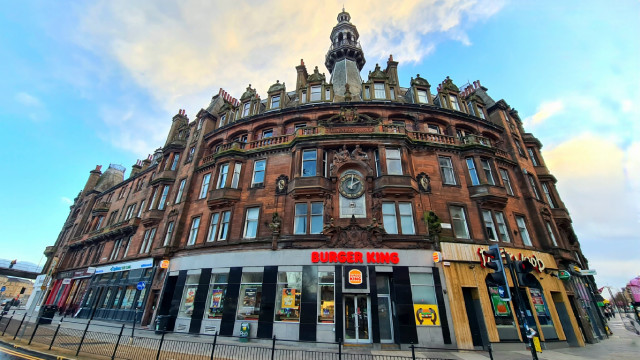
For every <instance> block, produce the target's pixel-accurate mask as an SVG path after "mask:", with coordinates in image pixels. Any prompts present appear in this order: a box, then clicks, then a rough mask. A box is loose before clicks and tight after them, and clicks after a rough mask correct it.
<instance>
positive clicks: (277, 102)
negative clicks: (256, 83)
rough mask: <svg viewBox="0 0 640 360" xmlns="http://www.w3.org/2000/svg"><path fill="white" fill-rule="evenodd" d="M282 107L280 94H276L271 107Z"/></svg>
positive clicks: (272, 98)
mask: <svg viewBox="0 0 640 360" xmlns="http://www.w3.org/2000/svg"><path fill="white" fill-rule="evenodd" d="M279 107H280V95H274V96H272V97H271V108H272V109H276V108H279Z"/></svg>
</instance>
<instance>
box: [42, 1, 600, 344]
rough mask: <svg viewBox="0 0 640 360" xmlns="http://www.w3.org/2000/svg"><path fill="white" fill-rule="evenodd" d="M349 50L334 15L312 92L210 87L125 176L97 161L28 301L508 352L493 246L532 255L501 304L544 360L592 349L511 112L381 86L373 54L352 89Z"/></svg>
mask: <svg viewBox="0 0 640 360" xmlns="http://www.w3.org/2000/svg"><path fill="white" fill-rule="evenodd" d="M358 38H359V34H358V31H357V29H356V27H355V26H354V25H353V24H352V23H351V22H350V15H349V14H348V13H346V12H344V11H343V12H342V13H340V14H339V15H338V24H337V25H336V26H335V27H334V28H333V30H332V31H331V35H330V39H331V44H330V49H329V51H328V52H327V55H326V62H325V66H326V67H327V70H328V71H329V77H327V76H326V75H325V74H324V73H320V71H319V70H318V68H317V67H315V68H314V70H313V71H309V70H308V69H307V67H306V65H305V64H304V62H302V61H301V63H300V65H298V66H296V67H295V70H296V72H297V80H296V83H295V86H292V87H289V88H288V87H287V86H285V84H284V83H280V82H276V83H275V84H273V85H272V86H271V87H270V88H269V89H268V91H267V97H266V98H264V99H262V98H261V97H260V96H259V95H258V92H257V90H256V89H253V88H252V87H251V86H249V87H247V89H246V91H245V92H244V94H242V95H241V96H240V97H239V98H238V99H236V98H233V97H231V96H230V95H229V94H227V93H226V92H225V91H224V90H222V89H220V92H219V93H218V94H217V95H216V96H214V97H213V98H212V100H211V103H210V104H209V105H208V106H207V107H206V108H205V109H202V110H200V111H199V112H198V114H197V115H196V118H195V119H194V120H193V121H190V120H189V119H188V118H187V116H186V113H185V112H184V111H182V110H181V111H180V112H179V113H178V114H177V115H175V116H174V117H173V120H172V125H171V129H170V131H169V134H168V136H167V141H166V143H165V144H164V145H163V146H162V147H161V148H160V149H158V150H157V152H156V153H155V154H154V155H153V156H150V157H149V158H148V159H146V160H144V161H141V162H138V163H137V164H136V165H134V166H133V167H132V170H131V172H130V175H129V176H128V177H127V178H126V179H125V177H124V168H122V167H120V166H117V165H111V166H109V168H108V169H106V170H105V171H104V172H102V169H101V168H100V167H98V168H96V169H95V170H93V171H91V173H90V176H89V180H88V181H87V183H86V186H85V188H84V189H83V190H82V191H81V192H80V194H79V195H78V197H77V198H76V199H75V201H74V204H73V206H72V207H71V211H70V214H69V217H68V219H67V221H66V222H65V224H64V227H63V230H62V231H61V233H60V236H59V238H58V239H57V241H56V244H55V246H52V247H49V248H47V251H46V254H47V256H48V258H49V263H48V267H47V268H48V274H49V276H50V278H49V279H48V280H47V282H48V292H47V294H46V296H44V298H43V304H56V305H59V306H60V307H61V308H62V311H66V312H67V313H69V314H73V315H74V316H78V317H85V318H87V317H93V318H100V319H112V320H119V321H132V319H133V317H134V316H137V318H138V319H137V320H139V321H141V322H142V323H143V324H148V323H150V322H151V321H152V320H153V319H154V317H155V316H158V315H167V316H170V321H169V324H168V325H169V327H168V329H169V330H172V331H178V332H192V333H213V332H218V333H220V334H222V335H232V334H233V335H237V334H238V333H239V327H240V323H242V322H250V323H252V326H251V336H252V337H258V338H271V337H272V336H274V335H276V336H277V337H278V338H280V339H293V340H311V341H338V340H343V341H345V342H352V343H371V344H380V343H396V344H401V345H402V344H410V343H414V344H421V345H424V346H437V347H443V346H445V347H447V346H450V347H458V348H473V347H476V346H486V345H487V344H488V343H489V342H494V343H497V342H499V343H509V342H516V343H517V342H520V341H522V339H521V335H520V333H519V331H518V320H517V318H516V316H515V315H514V309H513V307H512V306H511V305H510V303H504V302H501V301H500V300H499V298H496V297H495V296H493V294H494V293H495V287H494V286H493V285H492V284H491V283H490V282H488V281H487V274H488V273H489V272H490V271H489V270H487V269H485V268H484V267H483V261H484V260H485V259H483V257H482V254H483V250H486V249H487V248H488V246H489V245H491V244H500V246H501V247H503V248H504V249H505V250H506V251H507V252H508V253H509V254H511V255H512V256H513V257H514V258H521V257H528V258H531V259H535V261H534V262H535V265H536V270H535V271H534V274H535V282H536V283H537V285H535V286H531V287H527V288H521V289H519V291H521V293H522V294H523V296H524V297H525V299H526V302H527V319H528V321H530V323H531V324H535V328H536V329H537V331H538V333H539V334H540V336H541V340H542V341H543V342H544V343H545V344H547V346H553V345H554V344H555V345H571V346H583V345H584V342H585V341H587V342H593V341H597V339H598V338H601V337H602V336H603V335H604V334H603V333H602V331H603V330H602V328H603V326H602V318H601V315H600V313H599V312H598V309H597V307H596V306H595V305H594V303H593V291H592V289H593V283H592V279H591V280H589V279H586V278H582V277H580V276H574V277H573V278H572V279H571V280H570V281H563V280H560V279H559V278H558V277H557V274H558V271H559V270H563V269H572V268H573V267H574V266H580V267H583V268H587V261H586V259H585V258H584V257H583V255H582V253H581V251H580V245H579V243H578V241H577V238H576V236H575V234H574V232H573V229H572V226H571V218H570V216H569V213H568V211H567V210H566V208H565V206H564V204H563V202H562V200H561V197H560V195H559V194H558V192H557V190H556V187H555V182H556V179H555V177H554V176H553V175H552V174H550V173H549V170H548V169H547V167H546V166H545V163H544V159H543V157H542V155H541V153H540V148H541V146H542V145H541V143H540V141H538V139H536V138H535V137H534V136H533V135H532V134H530V133H526V132H525V131H524V129H523V127H522V122H521V120H520V118H519V117H518V113H517V112H516V111H515V110H513V109H512V108H511V107H510V106H509V105H508V104H507V103H506V102H505V101H504V100H499V101H495V100H494V99H493V98H492V97H490V96H489V95H488V93H487V89H486V88H485V87H483V86H482V85H481V84H480V82H479V81H477V82H474V83H473V84H466V85H464V86H462V87H461V88H460V87H458V86H457V85H455V84H454V82H453V81H452V80H451V79H449V78H446V79H444V80H443V81H442V82H441V83H439V84H438V85H436V86H434V87H432V86H431V85H430V83H429V82H428V81H427V80H426V79H425V78H424V77H422V76H420V75H417V76H416V77H414V78H411V79H410V81H408V82H407V81H403V84H401V82H400V79H398V72H397V67H398V62H396V61H394V60H393V58H392V57H391V56H390V57H389V60H388V61H387V63H386V65H385V66H384V68H381V67H380V66H378V65H376V66H375V69H374V70H373V71H371V72H369V74H368V76H367V77H366V78H365V79H362V78H361V76H360V71H361V70H362V68H363V66H364V64H365V58H364V51H363V49H362V48H361V46H360V43H359V41H358ZM404 84H408V86H405V85H404ZM434 251H438V252H439V254H440V255H441V261H439V262H437V263H436V262H434V257H433V256H432V255H433V253H434ZM163 260H168V262H167V261H165V262H164V263H163V264H164V265H166V268H163V267H162V266H161V263H162V262H163ZM140 282H144V283H145V284H146V286H145V288H144V289H142V290H138V288H137V284H138V283H140ZM512 285H513V284H512ZM514 291H515V289H512V292H514ZM136 309H138V311H136Z"/></svg>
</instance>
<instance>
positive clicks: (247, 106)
mask: <svg viewBox="0 0 640 360" xmlns="http://www.w3.org/2000/svg"><path fill="white" fill-rule="evenodd" d="M250 114H251V101H247V102H245V103H244V104H242V117H247V116H249V115H250Z"/></svg>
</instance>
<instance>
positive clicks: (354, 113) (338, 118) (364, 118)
mask: <svg viewBox="0 0 640 360" xmlns="http://www.w3.org/2000/svg"><path fill="white" fill-rule="evenodd" d="M381 122H382V118H377V119H374V118H372V117H371V116H369V115H364V114H358V109H356V108H344V107H343V108H341V109H340V112H339V113H338V114H336V115H334V116H332V117H330V118H328V119H325V120H320V121H319V124H320V125H322V126H334V125H338V126H340V125H376V124H380V123H381Z"/></svg>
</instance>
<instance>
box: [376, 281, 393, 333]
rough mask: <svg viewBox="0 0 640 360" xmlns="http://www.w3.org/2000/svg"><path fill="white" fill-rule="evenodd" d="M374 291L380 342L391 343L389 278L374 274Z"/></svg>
mask: <svg viewBox="0 0 640 360" xmlns="http://www.w3.org/2000/svg"><path fill="white" fill-rule="evenodd" d="M376 289H377V293H378V319H379V324H380V340H381V341H385V342H391V341H392V340H393V329H392V322H393V321H392V320H393V319H392V317H391V306H392V305H391V292H390V287H389V276H388V275H386V274H381V273H378V274H376Z"/></svg>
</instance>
